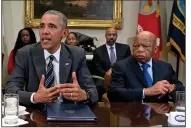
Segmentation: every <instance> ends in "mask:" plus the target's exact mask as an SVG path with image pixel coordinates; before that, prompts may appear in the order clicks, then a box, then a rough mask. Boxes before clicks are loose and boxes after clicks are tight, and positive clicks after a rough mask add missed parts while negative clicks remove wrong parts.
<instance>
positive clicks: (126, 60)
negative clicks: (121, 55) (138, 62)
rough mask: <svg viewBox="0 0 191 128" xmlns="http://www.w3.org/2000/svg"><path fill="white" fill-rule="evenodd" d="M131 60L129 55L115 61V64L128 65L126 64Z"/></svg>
mask: <svg viewBox="0 0 191 128" xmlns="http://www.w3.org/2000/svg"><path fill="white" fill-rule="evenodd" d="M132 60H133V58H132V56H129V57H127V58H125V59H122V60H118V61H117V62H116V63H115V65H118V66H126V67H128V65H129V64H131V62H132Z"/></svg>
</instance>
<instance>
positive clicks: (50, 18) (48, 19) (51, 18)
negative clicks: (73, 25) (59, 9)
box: [40, 14, 63, 25]
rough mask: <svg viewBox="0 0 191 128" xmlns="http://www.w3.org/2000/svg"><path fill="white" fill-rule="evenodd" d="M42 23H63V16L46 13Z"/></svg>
mask: <svg viewBox="0 0 191 128" xmlns="http://www.w3.org/2000/svg"><path fill="white" fill-rule="evenodd" d="M40 23H54V24H60V25H63V23H62V19H61V17H60V16H58V15H54V14H44V15H43V16H42V18H41V20H40Z"/></svg>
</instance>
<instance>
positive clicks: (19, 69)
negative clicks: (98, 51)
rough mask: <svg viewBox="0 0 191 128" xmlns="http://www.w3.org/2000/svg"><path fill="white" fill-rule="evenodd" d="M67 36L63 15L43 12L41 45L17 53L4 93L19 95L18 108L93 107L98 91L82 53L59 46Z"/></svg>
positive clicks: (78, 49)
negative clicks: (45, 104) (57, 103)
mask: <svg viewBox="0 0 191 128" xmlns="http://www.w3.org/2000/svg"><path fill="white" fill-rule="evenodd" d="M67 32H68V30H67V18H66V17H65V15H64V14H62V13H61V12H59V11H55V10H49V11H47V12H45V13H44V14H43V16H42V18H41V21H40V30H39V34H40V42H39V43H36V44H33V45H28V46H26V47H24V48H21V49H19V50H18V51H17V55H16V57H15V69H14V71H13V73H12V74H11V76H10V77H9V79H8V81H7V86H6V89H5V91H6V93H17V94H19V101H20V104H23V105H25V106H26V105H27V106H32V105H38V104H39V105H40V104H44V103H53V102H63V103H68V102H70V103H87V104H94V103H96V102H97V100H98V96H97V90H96V87H95V84H94V82H93V79H92V76H91V74H90V72H89V70H88V68H87V66H86V58H85V52H84V50H83V49H82V48H79V47H71V46H68V45H66V44H64V43H62V42H61V40H62V38H63V37H66V35H67ZM42 106H43V105H42Z"/></svg>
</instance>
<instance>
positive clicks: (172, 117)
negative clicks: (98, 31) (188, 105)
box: [168, 112, 185, 126]
mask: <svg viewBox="0 0 191 128" xmlns="http://www.w3.org/2000/svg"><path fill="white" fill-rule="evenodd" d="M177 120H180V121H177ZM168 123H169V125H170V126H185V112H170V114H169V116H168Z"/></svg>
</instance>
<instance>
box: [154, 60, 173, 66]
mask: <svg viewBox="0 0 191 128" xmlns="http://www.w3.org/2000/svg"><path fill="white" fill-rule="evenodd" d="M153 61H154V63H155V64H158V65H161V66H171V64H170V63H168V62H165V61H163V60H156V59H153Z"/></svg>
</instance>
